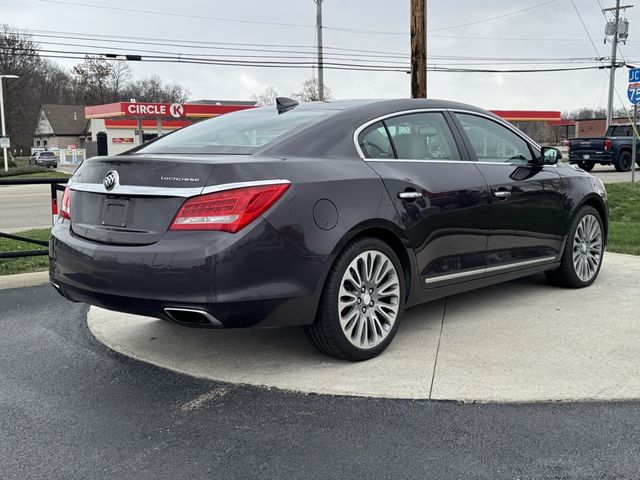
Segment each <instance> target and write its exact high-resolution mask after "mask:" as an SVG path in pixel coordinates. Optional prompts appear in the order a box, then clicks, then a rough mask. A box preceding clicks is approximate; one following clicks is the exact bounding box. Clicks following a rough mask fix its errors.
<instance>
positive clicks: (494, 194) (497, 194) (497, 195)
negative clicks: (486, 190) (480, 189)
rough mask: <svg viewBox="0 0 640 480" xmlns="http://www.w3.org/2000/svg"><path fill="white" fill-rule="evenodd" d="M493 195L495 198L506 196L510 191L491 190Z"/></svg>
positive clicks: (509, 194)
mask: <svg viewBox="0 0 640 480" xmlns="http://www.w3.org/2000/svg"><path fill="white" fill-rule="evenodd" d="M493 196H494V197H496V198H507V197H510V196H511V192H509V191H506V190H500V191H499V192H493Z"/></svg>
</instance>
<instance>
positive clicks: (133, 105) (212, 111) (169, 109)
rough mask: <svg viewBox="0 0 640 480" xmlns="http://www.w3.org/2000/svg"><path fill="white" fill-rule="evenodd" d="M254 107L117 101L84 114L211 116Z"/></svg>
mask: <svg viewBox="0 0 640 480" xmlns="http://www.w3.org/2000/svg"><path fill="white" fill-rule="evenodd" d="M246 108H252V107H251V106H249V105H213V104H202V103H200V104H199V103H144V102H116V103H107V104H104V105H95V106H92V107H85V110H84V112H85V113H84V116H85V118H87V119H90V118H113V117H133V118H181V119H188V118H194V119H195V118H211V117H216V116H218V115H222V114H224V113H229V112H235V111H236V110H244V109H246Z"/></svg>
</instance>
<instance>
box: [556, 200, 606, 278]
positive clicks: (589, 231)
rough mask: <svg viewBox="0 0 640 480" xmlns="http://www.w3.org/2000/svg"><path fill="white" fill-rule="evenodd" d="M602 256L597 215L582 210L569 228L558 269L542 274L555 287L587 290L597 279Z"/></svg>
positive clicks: (596, 213)
mask: <svg viewBox="0 0 640 480" xmlns="http://www.w3.org/2000/svg"><path fill="white" fill-rule="evenodd" d="M603 255H604V233H603V228H602V219H601V218H600V214H599V213H598V212H597V210H596V209H595V208H593V207H588V206H586V207H582V208H581V209H580V211H579V212H578V215H576V217H575V219H574V220H573V223H572V224H571V230H570V231H569V235H568V237H567V242H566V244H565V246H564V252H563V253H562V262H561V264H560V267H559V268H558V269H556V270H551V271H548V272H545V274H546V276H547V279H549V281H550V282H551V283H554V284H556V285H561V286H565V287H571V288H582V287H588V286H589V285H591V284H592V283H593V282H594V281H595V279H596V278H597V277H598V273H599V272H600V267H601V266H602V257H603Z"/></svg>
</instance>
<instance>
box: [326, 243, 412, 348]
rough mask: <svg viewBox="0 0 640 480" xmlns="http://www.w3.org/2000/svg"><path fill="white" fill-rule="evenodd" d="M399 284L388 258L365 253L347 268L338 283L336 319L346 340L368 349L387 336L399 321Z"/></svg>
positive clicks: (393, 267) (377, 253)
mask: <svg viewBox="0 0 640 480" xmlns="http://www.w3.org/2000/svg"><path fill="white" fill-rule="evenodd" d="M399 304H400V280H399V279H398V272H397V271H396V268H395V266H394V264H393V262H392V261H391V259H390V258H389V257H387V256H386V255H385V254H384V253H382V252H380V251H378V250H367V251H365V252H363V253H361V254H360V255H358V256H357V257H356V258H355V259H353V261H352V262H351V263H350V264H349V266H348V267H347V270H346V271H345V273H344V275H343V276H342V280H341V282H340V291H339V297H338V315H339V318H340V327H341V328H342V332H343V333H344V335H345V338H347V340H348V341H349V342H350V343H351V344H352V345H354V346H355V347H357V348H360V349H365V350H366V349H370V348H374V347H376V346H377V345H379V344H380V343H381V342H383V341H384V339H385V338H386V337H387V336H388V335H389V332H390V331H391V330H392V328H393V325H394V323H395V322H396V319H397V317H398V306H399Z"/></svg>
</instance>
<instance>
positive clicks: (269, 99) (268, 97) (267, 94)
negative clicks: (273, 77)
mask: <svg viewBox="0 0 640 480" xmlns="http://www.w3.org/2000/svg"><path fill="white" fill-rule="evenodd" d="M277 97H278V92H277V91H276V89H275V87H274V86H273V85H269V86H268V87H267V88H265V89H264V91H263V92H262V93H260V94H258V95H255V94H254V95H251V100H255V102H256V105H258V106H259V107H263V106H265V105H273V104H274V103H276V98H277Z"/></svg>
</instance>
